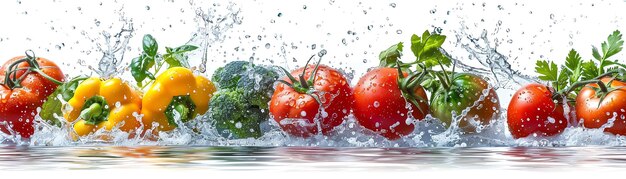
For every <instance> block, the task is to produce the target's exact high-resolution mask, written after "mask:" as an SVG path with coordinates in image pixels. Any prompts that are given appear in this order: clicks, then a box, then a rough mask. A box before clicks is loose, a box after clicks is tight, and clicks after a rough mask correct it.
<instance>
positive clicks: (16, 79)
mask: <svg viewBox="0 0 626 179" xmlns="http://www.w3.org/2000/svg"><path fill="white" fill-rule="evenodd" d="M25 54H26V57H24V58H22V59H19V60H16V61H15V62H13V63H11V64H9V66H8V67H7V70H6V72H5V76H4V82H3V83H0V84H1V85H5V86H7V87H9V89H15V88H21V87H23V86H22V81H24V79H26V76H27V74H29V73H31V72H35V73H38V74H39V75H41V76H42V77H44V78H46V79H47V80H49V81H51V82H53V83H55V84H57V85H61V84H63V82H61V81H59V80H56V79H54V78H52V77H50V76H49V75H48V74H46V73H44V72H43V71H41V69H42V68H46V67H41V66H39V62H37V57H36V56H35V53H34V52H33V51H32V50H27V51H26V52H25ZM22 62H26V63H28V66H29V67H27V68H19V65H20V64H21V63H22ZM24 70H25V71H26V72H25V73H23V75H21V76H18V75H17V72H19V71H24Z"/></svg>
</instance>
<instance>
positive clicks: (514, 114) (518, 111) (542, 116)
mask: <svg viewBox="0 0 626 179" xmlns="http://www.w3.org/2000/svg"><path fill="white" fill-rule="evenodd" d="M552 91H553V90H552V89H550V88H549V87H547V86H546V85H542V84H536V83H533V84H529V85H526V86H524V87H522V88H521V89H519V90H517V92H515V94H514V95H513V98H512V99H511V102H510V103H509V107H508V110H507V121H506V122H507V124H508V125H509V131H510V132H511V135H513V137H514V138H516V139H517V138H522V137H527V136H529V135H531V134H533V133H536V134H537V135H538V136H553V135H556V134H559V133H561V132H563V129H565V128H566V127H567V125H568V120H567V119H568V118H573V116H572V115H569V116H568V117H567V118H566V116H565V112H564V110H563V104H561V103H558V104H555V103H554V100H553V99H552V95H553V93H552Z"/></svg>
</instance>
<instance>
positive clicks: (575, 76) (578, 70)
mask: <svg viewBox="0 0 626 179" xmlns="http://www.w3.org/2000/svg"><path fill="white" fill-rule="evenodd" d="M565 70H567V72H568V73H569V75H570V77H569V83H570V84H572V83H575V82H577V81H578V80H579V79H580V76H581V75H582V60H581V58H580V54H578V52H577V51H576V50H574V49H572V50H570V51H569V54H568V55H567V58H565Z"/></svg>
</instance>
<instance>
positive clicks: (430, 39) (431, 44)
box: [422, 31, 446, 53]
mask: <svg viewBox="0 0 626 179" xmlns="http://www.w3.org/2000/svg"><path fill="white" fill-rule="evenodd" d="M445 41H446V36H443V35H439V34H432V35H430V33H429V32H428V31H425V32H424V34H423V35H422V43H423V44H424V48H423V49H422V52H426V53H427V52H430V51H439V48H440V47H441V45H443V42H445Z"/></svg>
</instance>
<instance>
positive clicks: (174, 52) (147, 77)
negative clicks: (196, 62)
mask: <svg viewBox="0 0 626 179" xmlns="http://www.w3.org/2000/svg"><path fill="white" fill-rule="evenodd" d="M142 43H143V52H142V53H141V55H139V57H136V58H133V60H132V61H131V63H130V70H131V74H132V75H133V78H135V81H137V86H139V87H145V86H147V84H150V83H152V81H154V79H155V76H156V74H157V73H159V71H160V70H161V68H162V67H163V66H164V64H165V63H167V65H168V66H169V67H168V68H171V67H180V66H182V67H186V68H189V61H188V57H187V55H186V53H187V52H190V51H193V50H196V49H198V47H196V46H193V45H182V46H180V47H176V48H170V47H165V50H166V53H165V54H164V55H160V54H159V53H158V49H159V45H158V43H157V42H156V40H155V39H154V37H152V35H150V34H146V35H144V36H143V41H142ZM151 69H152V70H153V71H150V70H151ZM144 82H146V83H144Z"/></svg>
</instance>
